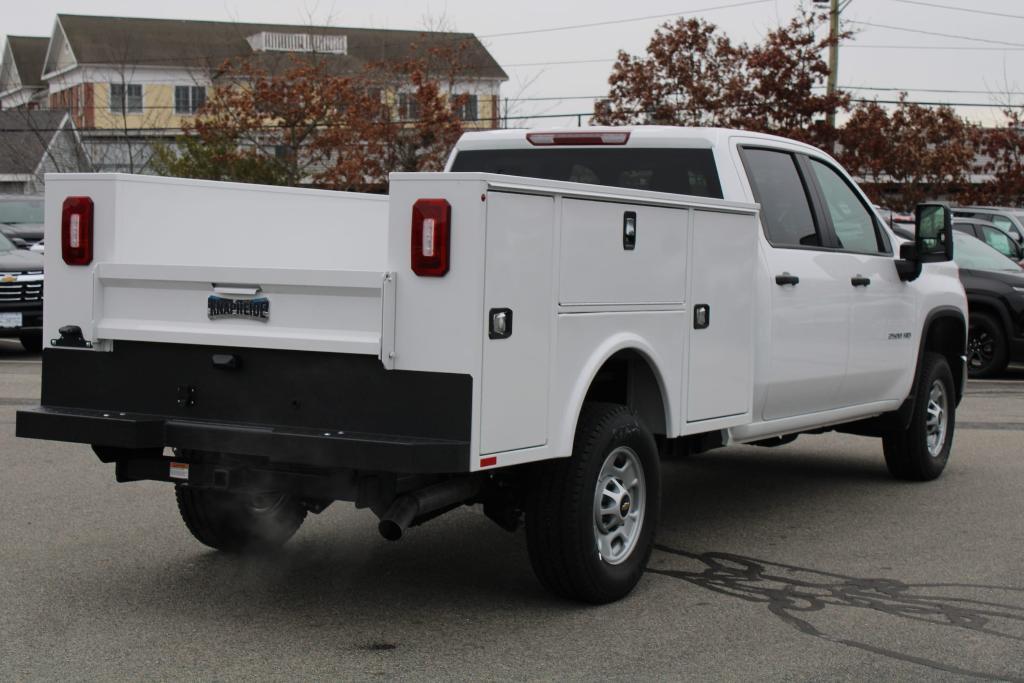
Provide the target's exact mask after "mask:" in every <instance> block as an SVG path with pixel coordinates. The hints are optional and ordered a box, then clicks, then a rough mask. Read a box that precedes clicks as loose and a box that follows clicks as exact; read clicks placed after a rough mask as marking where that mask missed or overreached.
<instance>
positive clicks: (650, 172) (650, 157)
mask: <svg viewBox="0 0 1024 683" xmlns="http://www.w3.org/2000/svg"><path fill="white" fill-rule="evenodd" d="M451 170H452V171H476V172H481V173H501V174H504V175H515V176H523V177H526V178H541V179H544V180H566V181H569V182H574V183H592V184H594V185H610V186H612V187H623V188H627V189H630V190H653V191H655V192H671V193H673V194H688V195H696V196H698V197H714V198H717V199H721V198H722V186H721V184H720V183H719V181H718V172H717V170H716V169H715V158H714V154H713V153H712V151H711V150H710V149H645V148H628V147H626V148H623V147H618V148H615V149H610V148H605V149H580V148H573V149H495V150H490V149H488V150H464V151H461V152H459V153H458V155H457V156H456V157H455V161H454V162H453V163H452V169H451Z"/></svg>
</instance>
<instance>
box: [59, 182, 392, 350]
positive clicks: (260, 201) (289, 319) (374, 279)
mask: <svg viewBox="0 0 1024 683" xmlns="http://www.w3.org/2000/svg"><path fill="white" fill-rule="evenodd" d="M82 195H84V196H89V197H90V198H91V199H92V200H93V204H94V216H95V218H94V238H93V241H94V257H93V262H92V263H91V264H90V265H88V266H69V265H66V264H65V263H64V262H63V261H62V259H61V253H60V249H59V248H57V249H52V250H49V253H47V255H46V258H47V261H46V278H47V303H46V310H45V321H44V326H45V334H46V338H47V339H55V338H57V337H58V336H59V335H58V329H59V328H60V327H62V326H65V325H77V326H79V327H81V329H82V332H83V336H84V337H85V339H87V340H90V341H91V342H92V343H93V347H94V348H98V349H100V350H109V348H110V344H109V343H108V342H111V341H118V340H125V341H142V342H164V343H176V344H209V345H218V346H238V347H252V348H268V349H293V350H306V351H328V352H337V353H356V354H372V355H378V356H382V357H384V358H387V352H386V350H385V351H382V346H383V347H387V346H388V341H387V337H388V336H389V334H388V333H389V331H390V328H391V324H393V320H394V316H393V301H394V297H393V292H394V285H395V280H394V276H393V275H391V274H389V273H388V272H386V268H385V263H386V252H385V250H386V240H387V200H386V198H384V197H377V196H369V195H360V194H353V193H344V192H329V191H321V190H305V189H296V188H277V187H265V186H256V185H242V184H236V183H219V182H210V181H195V180H181V179H170V178H152V177H145V176H126V175H120V174H98V175H78V174H76V175H55V176H50V177H48V179H47V211H46V215H47V224H46V231H47V240H48V241H49V243H50V244H54V245H59V244H60V216H61V206H62V204H63V201H64V199H65V198H66V197H68V196H82ZM389 312H390V313H389ZM385 320H388V321H390V323H389V324H385Z"/></svg>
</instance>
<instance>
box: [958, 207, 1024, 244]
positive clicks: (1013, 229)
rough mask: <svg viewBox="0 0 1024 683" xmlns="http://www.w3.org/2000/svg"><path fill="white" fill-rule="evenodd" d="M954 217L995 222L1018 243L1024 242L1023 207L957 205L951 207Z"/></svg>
mask: <svg viewBox="0 0 1024 683" xmlns="http://www.w3.org/2000/svg"><path fill="white" fill-rule="evenodd" d="M953 216H954V218H979V219H981V220H983V221H989V222H990V223H995V224H996V226H997V227H999V228H1001V229H1003V230H1005V231H1006V232H1008V233H1010V236H1011V237H1013V239H1015V240H1017V242H1018V243H1019V244H1024V209H1015V208H1012V207H1004V206H958V207H956V208H954V209H953Z"/></svg>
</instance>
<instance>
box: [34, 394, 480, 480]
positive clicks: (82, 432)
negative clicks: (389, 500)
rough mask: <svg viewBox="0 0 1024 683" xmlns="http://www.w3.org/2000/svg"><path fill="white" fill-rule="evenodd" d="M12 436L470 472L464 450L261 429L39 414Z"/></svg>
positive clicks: (417, 441) (379, 468) (415, 440)
mask: <svg viewBox="0 0 1024 683" xmlns="http://www.w3.org/2000/svg"><path fill="white" fill-rule="evenodd" d="M17 435H18V436H19V437H26V438H30V439H49V440H55V441H70V442H73V443H86V444H92V445H100V446H112V447H115V448H124V449H132V450H134V449H146V448H162V447H171V448H181V449H186V450H196V451H210V452H216V453H230V454H238V455H247V456H254V457H256V458H259V459H261V460H264V459H265V460H266V463H267V464H269V465H299V466H303V467H316V468H327V469H352V470H361V471H376V472H409V473H449V472H463V471H467V470H468V469H469V442H467V441H455V440H448V439H432V438H426V437H404V436H390V435H387V434H368V433H362V432H346V431H333V432H325V431H321V430H315V429H303V428H297V427H262V426H252V425H240V424H223V423H211V422H198V421H190V420H183V419H181V418H174V417H166V416H154V415H135V414H129V413H110V412H103V411H97V410H82V409H71V408H49V407H44V406H40V407H38V408H30V409H27V410H19V411H18V415H17Z"/></svg>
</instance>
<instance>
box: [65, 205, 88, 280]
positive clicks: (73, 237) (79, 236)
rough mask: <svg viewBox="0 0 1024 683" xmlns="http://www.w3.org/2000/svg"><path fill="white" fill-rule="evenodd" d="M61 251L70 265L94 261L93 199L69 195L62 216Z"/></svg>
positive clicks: (84, 264) (81, 264)
mask: <svg viewBox="0 0 1024 683" xmlns="http://www.w3.org/2000/svg"><path fill="white" fill-rule="evenodd" d="M60 251H61V255H62V256H63V257H64V263H66V264H68V265H69V266H87V265H89V264H90V263H92V199H90V198H89V197H68V198H67V199H65V200H64V209H63V211H62V212H61V216H60Z"/></svg>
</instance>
